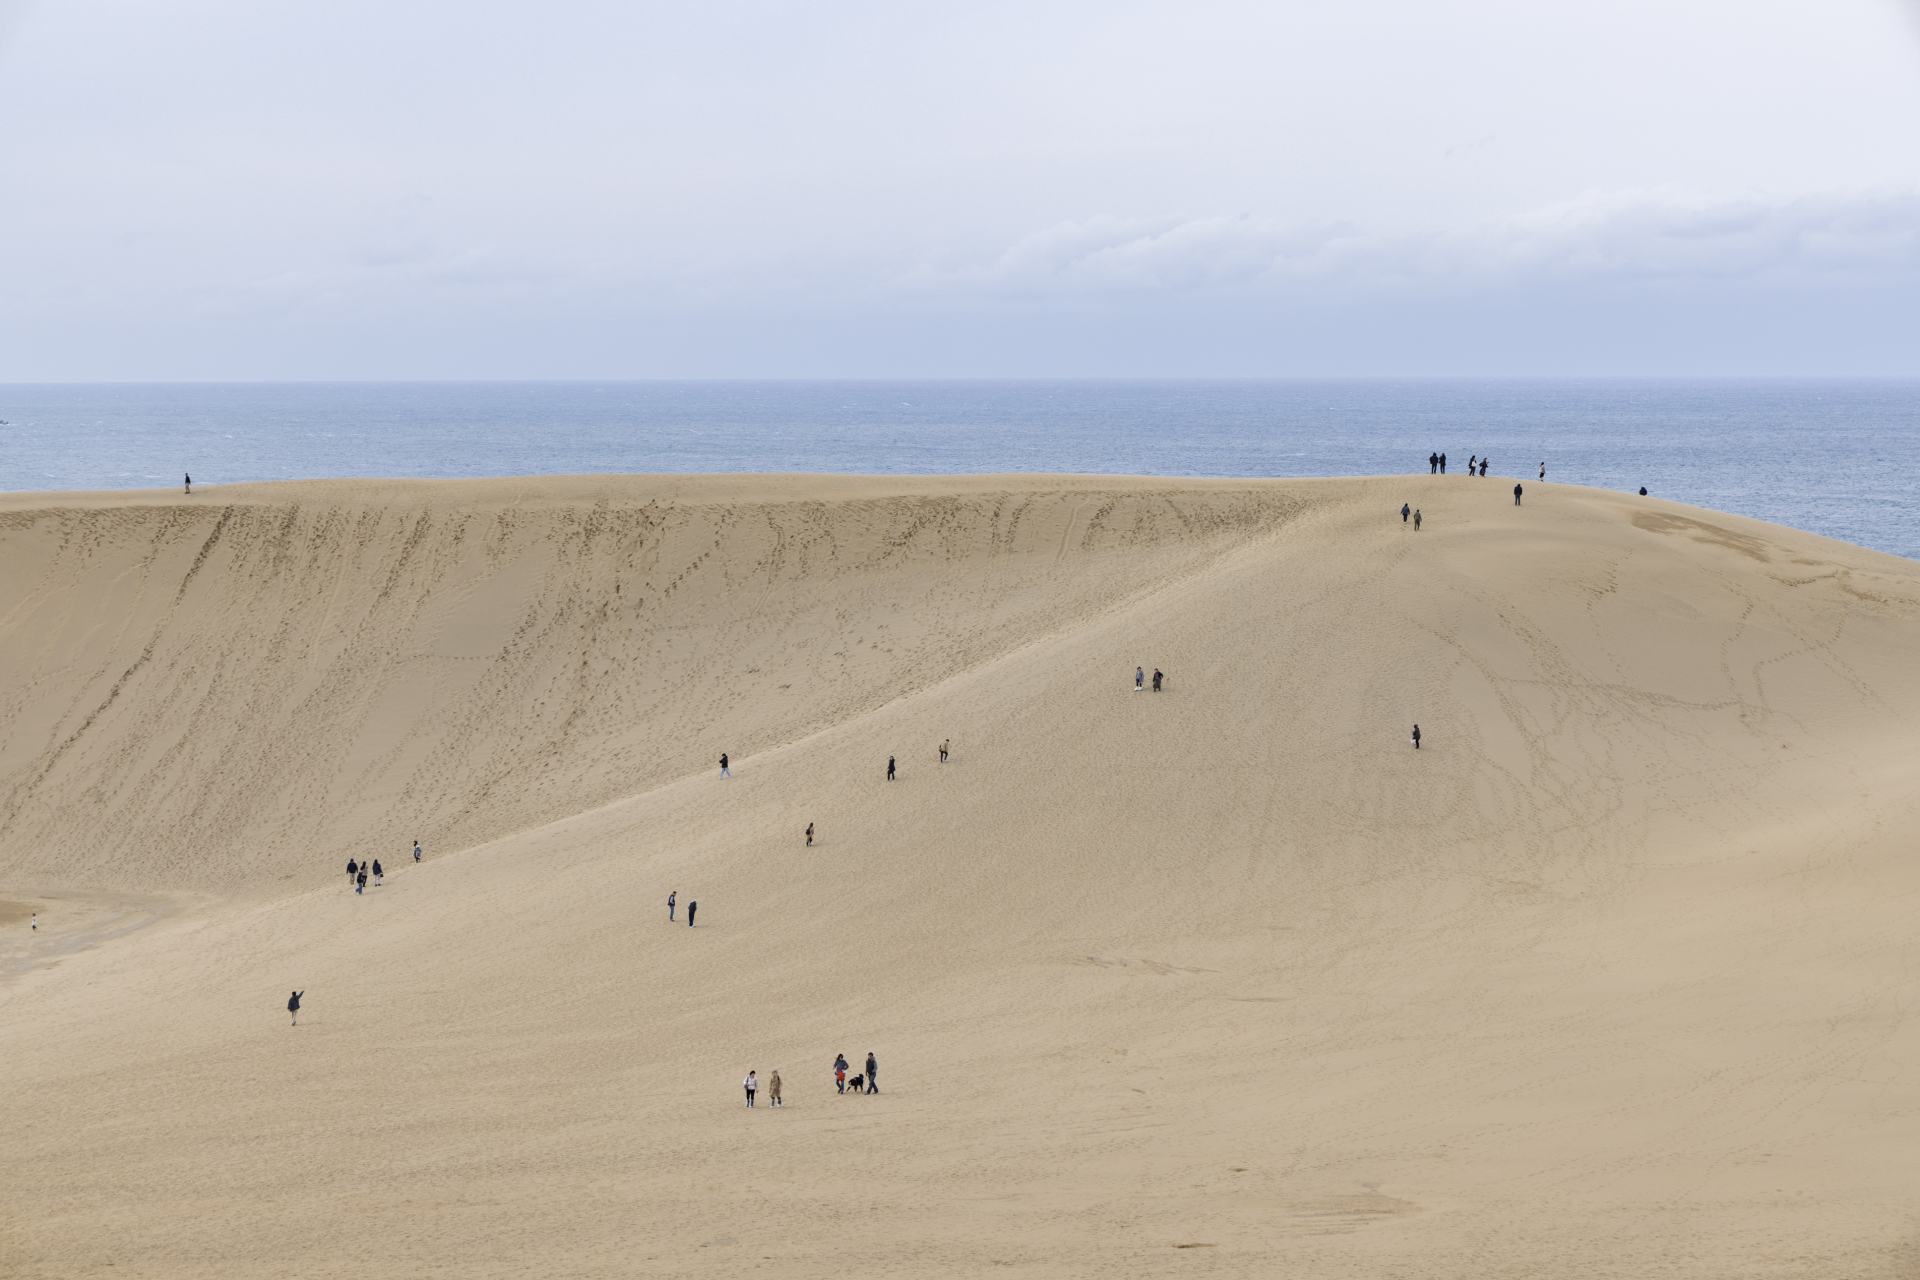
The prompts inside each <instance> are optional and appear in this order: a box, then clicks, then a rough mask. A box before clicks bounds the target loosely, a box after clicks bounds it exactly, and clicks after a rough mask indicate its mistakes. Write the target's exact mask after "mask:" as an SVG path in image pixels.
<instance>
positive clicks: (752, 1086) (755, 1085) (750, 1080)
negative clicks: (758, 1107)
mask: <svg viewBox="0 0 1920 1280" xmlns="http://www.w3.org/2000/svg"><path fill="white" fill-rule="evenodd" d="M740 1083H741V1084H743V1085H745V1086H746V1090H747V1106H749V1107H751V1106H753V1095H754V1093H755V1092H757V1091H758V1090H759V1088H760V1082H759V1081H758V1080H756V1079H754V1076H753V1072H751V1071H749V1072H747V1078H746V1079H745V1080H742V1081H741V1082H740Z"/></svg>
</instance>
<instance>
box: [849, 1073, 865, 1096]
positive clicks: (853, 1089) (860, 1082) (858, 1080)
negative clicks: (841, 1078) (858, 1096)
mask: <svg viewBox="0 0 1920 1280" xmlns="http://www.w3.org/2000/svg"><path fill="white" fill-rule="evenodd" d="M866 1083H867V1078H866V1077H865V1076H855V1077H853V1079H851V1080H849V1081H847V1092H848V1093H859V1092H860V1091H861V1090H862V1089H863V1088H864V1087H865V1086H866Z"/></svg>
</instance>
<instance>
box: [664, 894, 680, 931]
mask: <svg viewBox="0 0 1920 1280" xmlns="http://www.w3.org/2000/svg"><path fill="white" fill-rule="evenodd" d="M679 900H680V891H679V890H678V889H675V890H673V891H672V892H671V893H669V894H667V923H668V924H672V923H673V904H674V903H676V902H678V901H679Z"/></svg>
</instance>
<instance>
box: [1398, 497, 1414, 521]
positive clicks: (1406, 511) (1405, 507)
mask: <svg viewBox="0 0 1920 1280" xmlns="http://www.w3.org/2000/svg"><path fill="white" fill-rule="evenodd" d="M1412 514H1413V507H1412V506H1411V505H1409V504H1408V503H1405V502H1403V503H1401V504H1400V523H1401V524H1405V523H1406V522H1407V517H1408V516H1410V515H1412Z"/></svg>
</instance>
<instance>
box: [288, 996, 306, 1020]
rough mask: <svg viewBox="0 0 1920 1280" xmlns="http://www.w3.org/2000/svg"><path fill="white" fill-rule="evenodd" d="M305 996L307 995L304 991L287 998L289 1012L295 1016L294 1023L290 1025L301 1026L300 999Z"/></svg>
mask: <svg viewBox="0 0 1920 1280" xmlns="http://www.w3.org/2000/svg"><path fill="white" fill-rule="evenodd" d="M305 994H307V993H306V992H304V991H296V992H294V993H293V994H292V995H290V996H288V997H287V1012H288V1013H290V1014H292V1015H293V1021H292V1022H291V1023H290V1024H288V1025H290V1026H295V1027H297V1026H299V1025H300V997H301V996H303V995H305Z"/></svg>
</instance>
